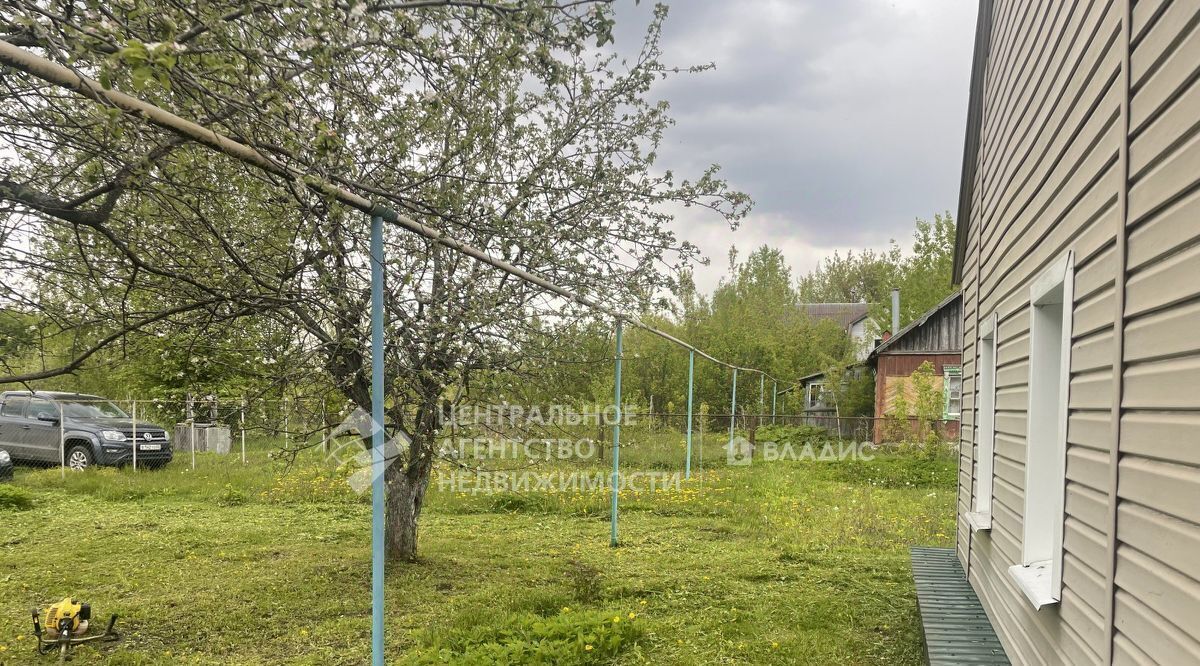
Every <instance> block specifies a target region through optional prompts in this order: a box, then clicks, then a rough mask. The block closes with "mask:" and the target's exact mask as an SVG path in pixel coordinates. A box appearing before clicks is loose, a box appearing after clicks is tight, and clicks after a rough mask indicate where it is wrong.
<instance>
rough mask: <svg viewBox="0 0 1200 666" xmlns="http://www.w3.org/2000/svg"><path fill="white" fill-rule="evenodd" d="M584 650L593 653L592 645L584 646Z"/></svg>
mask: <svg viewBox="0 0 1200 666" xmlns="http://www.w3.org/2000/svg"><path fill="white" fill-rule="evenodd" d="M583 649H584V650H587V651H588V652H591V651H592V644H591V643H588V644H587V645H585V646H583Z"/></svg>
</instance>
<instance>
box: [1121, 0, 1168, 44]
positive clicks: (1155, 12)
mask: <svg viewBox="0 0 1200 666" xmlns="http://www.w3.org/2000/svg"><path fill="white" fill-rule="evenodd" d="M1170 4H1171V0H1137V2H1134V3H1133V9H1132V10H1131V14H1132V19H1133V20H1132V21H1130V23H1129V26H1130V40H1131V41H1132V42H1133V43H1135V44H1136V43H1137V42H1138V41H1140V40H1141V39H1142V37H1143V36H1144V35H1145V33H1146V30H1148V29H1150V28H1151V27H1153V26H1154V21H1155V20H1156V19H1157V18H1158V16H1159V13H1160V12H1162V10H1163V9H1164V7H1165V6H1167V5H1170Z"/></svg>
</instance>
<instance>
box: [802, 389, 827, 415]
mask: <svg viewBox="0 0 1200 666" xmlns="http://www.w3.org/2000/svg"><path fill="white" fill-rule="evenodd" d="M806 390H807V391H808V395H807V396H806V398H805V401H804V404H805V406H806V407H808V408H809V409H822V408H824V407H825V382H813V383H811V384H809V385H808V387H807V389H806Z"/></svg>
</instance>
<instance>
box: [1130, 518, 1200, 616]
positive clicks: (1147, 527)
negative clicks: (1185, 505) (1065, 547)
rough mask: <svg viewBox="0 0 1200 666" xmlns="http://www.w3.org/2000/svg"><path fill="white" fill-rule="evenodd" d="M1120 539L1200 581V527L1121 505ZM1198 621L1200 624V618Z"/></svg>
mask: <svg viewBox="0 0 1200 666" xmlns="http://www.w3.org/2000/svg"><path fill="white" fill-rule="evenodd" d="M1117 537H1118V538H1119V539H1120V540H1121V541H1122V542H1123V543H1127V544H1130V545H1133V546H1134V547H1136V548H1137V549H1138V550H1140V551H1142V552H1144V553H1146V554H1147V555H1148V556H1150V557H1153V558H1154V559H1156V560H1158V561H1159V562H1162V563H1163V564H1165V565H1166V566H1169V567H1171V568H1173V569H1176V570H1178V571H1179V572H1181V573H1182V574H1184V575H1185V576H1188V577H1189V578H1191V579H1192V580H1200V557H1196V554H1197V553H1200V525H1196V524H1195V523H1189V522H1187V521H1184V520H1180V519H1178V518H1173V517H1171V516H1168V515H1167V514H1165V513H1162V512H1160V511H1155V510H1154V509H1151V508H1148V507H1145V506H1142V505H1140V504H1134V503H1133V502H1121V505H1120V507H1119V508H1118V515H1117ZM1196 620H1197V621H1200V616H1197V617H1196ZM1198 629H1200V628H1198ZM1198 635H1200V634H1198Z"/></svg>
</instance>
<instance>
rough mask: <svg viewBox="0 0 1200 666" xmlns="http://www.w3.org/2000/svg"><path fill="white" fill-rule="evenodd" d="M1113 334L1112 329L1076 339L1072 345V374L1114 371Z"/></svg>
mask: <svg viewBox="0 0 1200 666" xmlns="http://www.w3.org/2000/svg"><path fill="white" fill-rule="evenodd" d="M1112 364H1113V332H1112V327H1109V328H1106V329H1103V330H1100V331H1096V332H1095V333H1091V334H1089V335H1085V336H1079V337H1076V338H1075V340H1074V342H1073V343H1072V344H1071V372H1074V373H1080V372H1087V371H1089V370H1100V369H1104V370H1108V371H1109V372H1111V371H1112Z"/></svg>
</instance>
